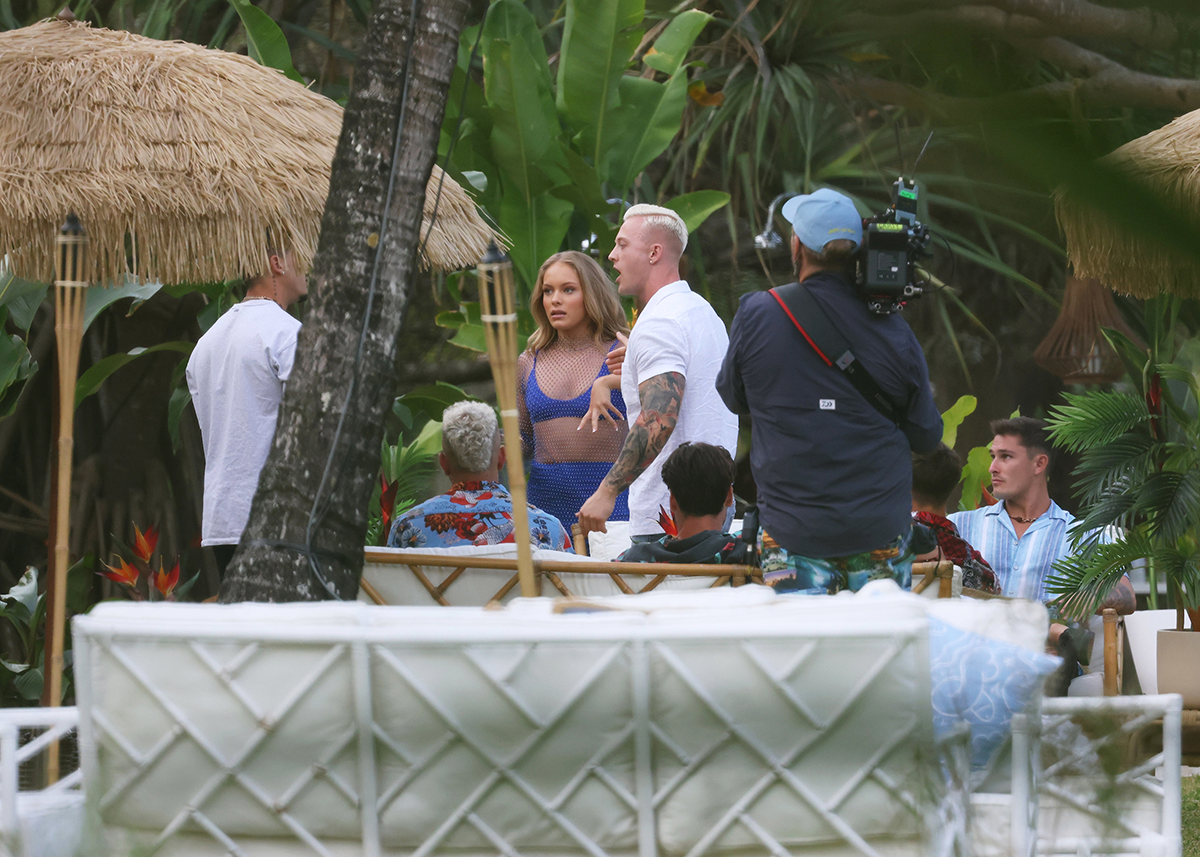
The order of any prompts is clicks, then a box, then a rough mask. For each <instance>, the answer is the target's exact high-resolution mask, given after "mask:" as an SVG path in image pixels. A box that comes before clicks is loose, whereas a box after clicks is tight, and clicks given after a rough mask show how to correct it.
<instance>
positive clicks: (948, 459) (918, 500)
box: [912, 443, 1000, 595]
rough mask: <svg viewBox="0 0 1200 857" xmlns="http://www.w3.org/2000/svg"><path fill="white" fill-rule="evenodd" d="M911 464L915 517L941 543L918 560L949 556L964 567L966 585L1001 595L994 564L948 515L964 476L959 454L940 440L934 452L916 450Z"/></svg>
mask: <svg viewBox="0 0 1200 857" xmlns="http://www.w3.org/2000/svg"><path fill="white" fill-rule="evenodd" d="M912 467H913V484H912V508H913V520H914V521H916V522H917V523H919V524H924V525H925V526H927V527H929V529H930V530H931V531H932V532H933V534H934V536H936V537H937V544H938V546H937V550H935V551H933V552H931V553H929V554H925V555H923V556H919V557H917V558H916V559H917V560H918V561H920V560H941V559H943V558H944V559H948V560H950V561H951V562H952V563H954V564H955V565H957V566H958V567H959V568H961V569H962V573H963V586H964V587H965V588H967V589H978V590H980V591H981V592H990V593H992V594H994V595H999V594H1000V584H999V583H998V582H997V580H996V573H995V572H994V571H992V567H991V566H990V565H988V564H987V560H985V559H984V558H983V556H982V555H981V554H980V553H979V551H977V550H975V548H973V547H971V546H970V545H969V544H967V542H966V541H965V540H964V539H963V538H962V536H960V535H959V534H958V528H957V527H956V526H954V524H952V523H951V522H950V520H949V519H948V518H947V517H946V501H947V500H948V499H950V494H951V493H952V492H953V491H954V487H955V486H956V485H958V482H959V480H960V479H961V478H962V459H960V458H959V457H958V453H957V452H955V451H954V450H953V449H951V448H950V447H948V446H946V444H944V443H939V444H938V446H937V449H935V450H934V451H933V452H927V453H924V454H921V453H916V452H914V453H913V456H912Z"/></svg>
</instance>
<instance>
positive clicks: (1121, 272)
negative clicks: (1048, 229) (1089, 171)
mask: <svg viewBox="0 0 1200 857" xmlns="http://www.w3.org/2000/svg"><path fill="white" fill-rule="evenodd" d="M1101 163H1105V164H1108V165H1109V166H1112V167H1116V168H1119V169H1122V170H1124V171H1126V172H1127V173H1128V174H1129V175H1131V176H1132V177H1134V178H1135V179H1137V180H1138V181H1139V183H1141V184H1143V185H1145V186H1146V187H1147V188H1148V189H1149V190H1150V191H1152V192H1154V193H1157V194H1158V195H1160V196H1161V197H1162V198H1163V199H1164V200H1166V201H1168V202H1169V203H1170V204H1171V205H1174V206H1176V207H1177V208H1179V209H1180V210H1182V211H1186V212H1193V213H1194V214H1195V215H1200V110H1196V111H1193V112H1191V113H1188V114H1185V115H1183V116H1180V117H1179V118H1178V119H1176V120H1175V121H1174V122H1171V123H1170V124H1168V125H1165V126H1163V127H1162V128H1159V129H1158V130H1156V131H1151V132H1150V133H1149V134H1146V135H1145V136H1143V137H1139V138H1137V139H1136V140H1131V141H1130V142H1128V143H1126V144H1125V145H1124V146H1121V147H1120V148H1119V149H1117V150H1115V151H1113V152H1111V153H1110V154H1108V155H1105V156H1104V158H1102V159H1101ZM1054 208H1055V215H1056V216H1057V218H1058V222H1059V225H1060V226H1061V227H1062V229H1063V232H1064V233H1065V234H1066V239H1067V258H1068V259H1069V261H1070V262H1071V264H1072V265H1074V267H1075V275H1076V276H1077V277H1080V278H1084V279H1086V278H1089V277H1094V278H1095V279H1097V280H1099V281H1100V282H1102V283H1104V284H1105V285H1107V286H1108V287H1109V288H1111V289H1112V290H1113V291H1116V292H1120V293H1122V294H1127V295H1133V296H1134V297H1139V298H1151V297H1155V296H1156V295H1160V294H1162V293H1164V292H1171V293H1174V294H1177V295H1180V296H1182V297H1185V298H1196V297H1200V266H1197V264H1196V262H1195V259H1194V257H1191V256H1188V255H1186V254H1184V253H1182V252H1180V251H1179V250H1176V249H1174V248H1172V247H1170V246H1167V245H1165V244H1163V243H1160V242H1158V241H1155V240H1153V239H1152V238H1148V237H1145V236H1143V235H1139V234H1135V233H1133V232H1131V231H1130V230H1129V229H1128V228H1126V227H1123V226H1121V225H1120V224H1118V223H1117V222H1116V221H1114V220H1112V219H1110V218H1108V217H1106V216H1105V215H1104V213H1103V212H1101V211H1098V210H1096V209H1095V208H1094V207H1091V206H1088V205H1086V204H1084V203H1082V202H1080V201H1078V200H1076V199H1073V198H1072V197H1071V196H1069V195H1068V194H1067V193H1066V192H1065V191H1064V190H1062V189H1059V190H1058V191H1057V192H1056V193H1055V195H1054Z"/></svg>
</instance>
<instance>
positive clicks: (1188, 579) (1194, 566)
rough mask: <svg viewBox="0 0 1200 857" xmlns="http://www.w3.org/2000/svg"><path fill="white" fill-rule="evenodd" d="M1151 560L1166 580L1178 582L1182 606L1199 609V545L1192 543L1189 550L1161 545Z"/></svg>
mask: <svg viewBox="0 0 1200 857" xmlns="http://www.w3.org/2000/svg"><path fill="white" fill-rule="evenodd" d="M1153 560H1154V565H1155V567H1156V568H1157V569H1159V570H1160V571H1161V572H1163V574H1164V575H1165V576H1166V578H1167V579H1168V580H1170V581H1172V582H1174V583H1176V584H1178V586H1179V592H1180V593H1181V594H1182V595H1183V599H1182V600H1183V606H1184V607H1186V608H1188V609H1189V610H1196V609H1200V546H1197V545H1195V543H1193V545H1192V546H1191V549H1190V550H1181V549H1180V548H1178V547H1174V546H1163V547H1160V548H1159V549H1158V550H1156V551H1155V553H1154V555H1153Z"/></svg>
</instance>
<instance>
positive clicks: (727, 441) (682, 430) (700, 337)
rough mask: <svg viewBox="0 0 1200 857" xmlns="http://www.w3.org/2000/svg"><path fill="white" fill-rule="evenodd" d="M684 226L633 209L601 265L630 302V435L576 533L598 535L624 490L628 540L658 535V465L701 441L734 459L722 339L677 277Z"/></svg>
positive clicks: (661, 505)
mask: <svg viewBox="0 0 1200 857" xmlns="http://www.w3.org/2000/svg"><path fill="white" fill-rule="evenodd" d="M687 241H688V231H687V225H686V224H685V223H684V222H683V218H681V217H680V216H679V215H678V214H676V213H675V212H674V211H672V210H671V209H669V208H663V207H661V206H657V205H635V206H633V207H631V208H630V209H629V210H628V211H626V212H625V219H624V222H623V223H622V224H621V230H620V231H619V232H618V233H617V240H616V246H615V247H614V248H613V251H612V253H610V254H609V256H608V258H609V261H611V262H612V263H613V269H614V270H615V271H616V272H617V291H618V292H619V293H620V294H622V295H626V296H629V297H632V298H633V300H634V303H635V304H636V305H637V308H638V318H637V324H636V325H634V328H633V331H632V332H631V333H630V334H629V345H628V346H627V348H626V351H625V363H624V365H623V367H622V371H621V395H622V397H623V398H624V399H625V404H626V406H627V407H628V420H629V433H628V434H627V435H626V437H625V443H624V445H623V446H622V447H621V451H620V453H618V455H617V460H616V461H615V462H614V463H613V466H612V468H611V469H610V470H609V472H608V475H607V476H605V477H604V479H603V481H602V482H601V483H600V486H599V487H598V488H597V489H596V491H595V493H593V494H592V496H591V497H589V498H588V499H587V501H586V502H585V503H584V504H583V508H581V509H580V510H579V523H580V526H581V528H582V529H583V531H584V533H585V534H586V533H589V532H592V531H595V530H599V531H600V532H606V527H605V521H607V520H608V517H609V515H611V514H612V510H613V506H614V504H615V502H616V498H617V495H618V494H620V493H621V492H622V491H624V490H625V489H626V488H628V489H629V532H630V534H631V535H632V536H633V538H634V540H635V541H649V540H654V539H657V538H659V537H661V536H662V534H663V532H662V527H661V526H659V523H658V521H659V512H660V511H662V512H666V510H667V509H668V508H669V505H670V492H669V491H668V490H667V486H666V485H665V484H664V483H663V481H662V465H663V462H664V461H666V459H667V456H669V455H670V454H671V453H672V452H673V451H674V450H675V449H676V448H677V447H678V446H679V445H680V444H682V443H685V442H687V441H702V442H705V443H711V444H714V445H717V446H723V447H725V449H727V450H728V451H729V453H730V455H733V454H734V453H735V452H736V450H737V431H738V423H737V417H735V416H734V415H733V414H732V413H730V411H729V409H728V408H726V407H725V404H724V403H723V402H722V401H721V399H720V397H719V396H718V395H717V392H716V377H717V372H718V370H719V369H720V368H721V360H722V358H723V357H724V356H725V347H726V345H727V344H728V342H729V336H728V334H727V333H726V331H725V324H724V323H723V322H722V321H721V319H720V318H718V317H717V314H716V313H715V312H714V311H713V308H712V307H711V306H709V304H708V301H706V300H704V298H702V297H700V296H699V295H697V294H696V293H695V292H693V291H692V290H691V288H690V287H689V286H688V284H687V282H685V281H684V279H683V278H682V277H681V276H680V273H679V261H680V257H681V256H682V255H683V251H684V249H685V248H686V247H687Z"/></svg>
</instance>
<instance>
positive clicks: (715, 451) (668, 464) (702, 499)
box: [617, 441, 754, 565]
mask: <svg viewBox="0 0 1200 857" xmlns="http://www.w3.org/2000/svg"><path fill="white" fill-rule="evenodd" d="M735 472H736V471H735V468H734V465H733V458H732V457H730V455H729V450H727V449H725V448H724V447H723V446H714V445H713V444H711V443H701V442H699V441H697V442H692V443H684V444H681V445H680V446H679V447H678V448H677V449H676V450H675V451H674V452H672V453H671V454H670V456H668V457H667V460H666V461H665V462H664V463H663V468H662V477H663V482H665V483H666V484H667V489H668V490H669V491H670V492H671V495H670V501H669V502H670V504H671V518H672V519H673V520H674V521H675V530H676V532H675V534H674V535H670V534H668V535H665V536H663V537H662V538H660V539H658V540H657V541H652V542H640V543H638V544H635V545H634V546H633V547H631V548H630V549H629V550H627V551H625V553H623V554H621V555H620V556H619V557H617V559H618V560H619V561H620V562H677V563H725V564H734V565H751V564H753V561H754V551H753V547H754V546H753V545H752V544H750V543H748V542H744V541H742V540H741V539H740V538H738V537H737V536H731V535H729V533H725V532H722V528H723V527H724V525H725V518H726V513H727V510H728V509H729V507H730V506H732V505H733V477H734V475H735Z"/></svg>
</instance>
